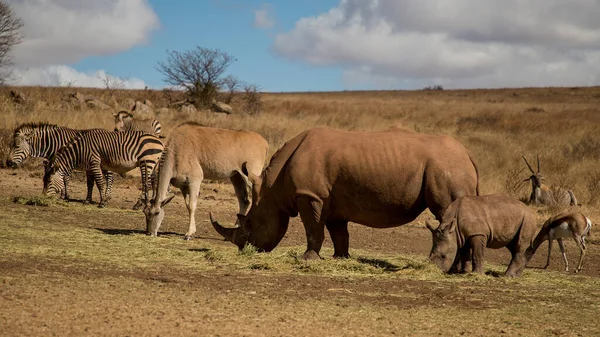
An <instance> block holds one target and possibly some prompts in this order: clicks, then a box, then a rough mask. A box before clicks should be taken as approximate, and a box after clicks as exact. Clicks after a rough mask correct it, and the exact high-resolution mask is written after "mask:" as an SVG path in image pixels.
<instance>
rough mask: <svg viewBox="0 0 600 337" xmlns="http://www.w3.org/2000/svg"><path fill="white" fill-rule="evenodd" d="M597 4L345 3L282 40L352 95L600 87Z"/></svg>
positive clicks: (286, 49) (287, 50) (584, 0)
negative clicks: (338, 73) (434, 88)
mask: <svg viewBox="0 0 600 337" xmlns="http://www.w3.org/2000/svg"><path fill="white" fill-rule="evenodd" d="M599 16H600V3H599V2H598V1H593V0H580V1H570V2H565V1H562V0H490V1H483V2H482V1H477V0H431V1H421V0H342V1H340V3H339V5H338V6H337V7H335V8H333V9H331V10H329V11H328V12H327V13H323V14H321V15H318V16H316V17H309V18H303V19H300V20H299V21H298V22H297V23H296V25H295V28H294V29H293V30H292V31H290V32H286V33H283V34H279V35H278V36H277V37H276V38H275V41H274V49H275V51H276V52H277V53H279V54H280V55H282V56H284V57H286V58H289V59H292V60H297V61H301V62H307V63H309V64H313V65H318V66H341V67H342V68H343V69H344V75H343V80H344V82H345V83H346V84H347V85H349V86H356V85H358V84H360V83H367V84H369V85H372V86H374V87H398V86H401V87H415V88H418V87H420V86H423V84H425V85H428V84H444V85H445V86H447V87H481V86H484V87H503V86H550V85H565V86H566V85H592V84H600V62H599V61H600V21H598V20H597V17H599Z"/></svg>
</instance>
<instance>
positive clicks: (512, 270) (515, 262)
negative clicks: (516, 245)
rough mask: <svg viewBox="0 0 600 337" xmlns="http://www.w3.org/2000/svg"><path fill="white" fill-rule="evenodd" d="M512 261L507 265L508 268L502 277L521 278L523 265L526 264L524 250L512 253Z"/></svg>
mask: <svg viewBox="0 0 600 337" xmlns="http://www.w3.org/2000/svg"><path fill="white" fill-rule="evenodd" d="M511 253H512V259H511V260H510V263H509V264H508V268H507V269H506V272H505V273H504V276H508V277H518V276H521V273H522V272H523V269H525V264H527V259H526V258H525V250H520V249H519V250H518V251H514V250H513V251H512V252H511Z"/></svg>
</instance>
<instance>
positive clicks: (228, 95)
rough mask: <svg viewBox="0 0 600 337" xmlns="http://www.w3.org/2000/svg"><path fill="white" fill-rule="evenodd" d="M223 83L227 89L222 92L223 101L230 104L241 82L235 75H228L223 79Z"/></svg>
mask: <svg viewBox="0 0 600 337" xmlns="http://www.w3.org/2000/svg"><path fill="white" fill-rule="evenodd" d="M223 84H224V86H225V89H227V91H226V92H224V94H223V102H225V103H227V104H230V103H231V101H232V100H233V98H234V97H235V95H236V93H237V92H238V91H239V90H240V88H241V86H242V84H243V83H242V82H241V81H240V80H239V79H238V78H237V77H235V76H231V75H230V76H227V77H225V78H224V79H223Z"/></svg>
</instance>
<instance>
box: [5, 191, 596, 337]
mask: <svg viewBox="0 0 600 337" xmlns="http://www.w3.org/2000/svg"><path fill="white" fill-rule="evenodd" d="M0 202H5V201H4V200H2V201H0ZM49 207H50V208H53V207H60V206H57V205H50V206H49ZM69 207H70V211H71V212H69V216H71V217H73V216H75V217H76V218H77V219H87V218H88V217H89V216H90V214H92V213H93V214H95V215H96V216H97V213H98V212H101V213H102V216H103V217H109V218H116V217H118V216H120V215H122V214H126V215H129V216H130V217H132V218H133V217H134V215H137V213H135V212H131V211H123V210H119V209H114V208H108V209H103V210H98V209H96V208H89V207H81V206H80V205H77V206H73V207H71V206H69ZM45 208H46V207H44V209H45ZM0 215H1V216H2V219H3V221H2V230H1V231H0V242H3V244H2V245H0V256H3V257H4V258H2V259H0V263H2V266H4V267H7V269H6V273H3V275H2V276H0V284H2V294H3V296H2V297H0V303H2V304H4V305H3V307H4V308H5V309H4V310H1V311H0V322H2V323H3V325H4V326H6V327H10V328H11V331H15V332H16V333H17V334H24V335H36V334H40V333H41V332H51V333H53V334H68V333H67V332H71V334H85V333H86V332H88V333H90V332H91V333H92V334H94V335H98V334H122V333H125V332H127V334H140V333H149V332H151V333H152V334H160V335H163V334H166V335H169V334H173V333H175V332H176V333H178V334H191V335H197V334H202V335H204V334H207V335H222V334H226V335H263V334H265V333H266V332H268V333H267V334H270V333H271V332H272V331H273V329H277V331H278V334H281V335H306V333H308V332H309V331H310V332H315V331H317V332H319V334H322V335H432V334H435V335H464V334H465V333H466V335H489V334H493V335H495V334H505V335H515V336H516V335H532V334H533V335H551V334H559V335H563V334H567V335H570V334H573V335H576V334H578V335H595V334H598V333H599V328H598V326H597V325H594V324H589V322H592V321H593V319H594V317H595V316H596V315H597V309H598V307H599V305H600V304H599V302H598V298H599V297H598V295H599V293H598V287H599V286H600V282H599V279H598V278H593V277H587V276H575V275H564V274H561V273H558V272H548V271H539V270H534V269H527V270H526V271H525V273H524V275H523V277H521V278H519V279H506V278H497V277H494V275H497V274H499V273H501V272H502V271H503V270H504V268H505V267H503V266H499V265H493V264H487V267H488V270H487V273H486V274H487V275H444V274H442V273H441V272H439V271H438V270H437V269H436V268H434V267H433V266H431V265H430V264H429V263H427V262H426V261H425V260H424V257H423V256H411V255H406V254H384V253H374V252H368V251H361V250H353V253H354V255H355V256H356V257H355V258H351V259H342V260H339V259H332V258H326V259H324V260H322V261H311V262H310V263H307V262H305V261H300V260H298V258H297V257H298V256H299V255H300V254H301V253H302V251H303V247H298V246H291V247H289V246H288V247H279V248H277V249H276V250H275V251H273V252H272V253H270V254H257V253H256V251H254V250H253V249H252V248H246V249H244V250H242V251H238V250H237V249H236V248H235V247H234V246H233V245H227V246H225V245H223V244H222V243H221V242H218V241H211V240H199V241H194V242H193V244H192V245H190V242H186V241H183V240H181V239H180V237H178V236H177V237H170V236H166V237H162V238H150V237H147V236H145V235H142V234H138V233H137V232H135V231H132V232H131V233H127V232H123V234H113V235H107V234H106V233H103V232H102V231H99V230H95V229H93V228H85V226H73V225H72V224H66V223H61V222H57V221H55V219H53V218H52V217H49V218H45V217H44V216H43V211H41V208H39V207H35V206H32V207H31V208H30V212H25V211H24V209H23V206H19V207H17V208H8V207H5V208H4V209H3V212H2V214H0ZM32 215H34V216H33V217H32ZM88 221H89V220H88ZM331 254H332V251H331V249H326V250H325V251H324V252H323V256H330V255H331ZM490 275H491V276H490ZM581 294H585V296H581ZM156 322H159V323H156ZM248 322H252V324H249V323H248ZM456 322H463V323H465V324H456ZM180 326H181V327H185V329H183V328H180ZM182 329H183V330H182ZM193 329H198V330H193Z"/></svg>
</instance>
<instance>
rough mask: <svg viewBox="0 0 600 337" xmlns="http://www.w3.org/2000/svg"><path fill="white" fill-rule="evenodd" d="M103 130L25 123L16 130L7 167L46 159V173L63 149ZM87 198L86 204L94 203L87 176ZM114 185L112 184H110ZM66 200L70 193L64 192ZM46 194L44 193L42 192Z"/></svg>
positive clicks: (90, 181) (90, 184)
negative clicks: (77, 139) (56, 154)
mask: <svg viewBox="0 0 600 337" xmlns="http://www.w3.org/2000/svg"><path fill="white" fill-rule="evenodd" d="M98 130H102V129H87V130H76V129H71V128H67V127H62V126H57V125H55V124H49V123H24V124H21V125H19V126H18V127H17V128H15V130H14V132H13V136H12V139H11V144H10V152H9V155H8V159H7V160H6V166H8V167H12V168H17V167H18V166H19V165H21V164H23V161H24V160H25V159H27V158H29V157H34V158H44V169H45V170H44V171H46V170H47V169H48V167H47V166H48V160H49V159H50V158H51V157H52V156H54V154H55V153H56V152H57V151H58V149H60V148H61V147H63V146H65V145H67V144H69V143H70V142H71V141H72V140H73V139H75V138H77V137H79V136H81V135H82V134H84V133H87V132H95V131H98ZM87 184H88V190H87V197H86V199H85V201H84V202H85V203H90V202H91V201H92V189H93V184H94V180H93V177H92V176H90V175H88V176H87ZM108 184H109V185H112V182H108ZM111 188H112V186H111ZM63 192H64V198H65V199H66V200H69V191H68V189H67V188H65V189H64V190H63ZM42 193H44V191H42Z"/></svg>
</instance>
